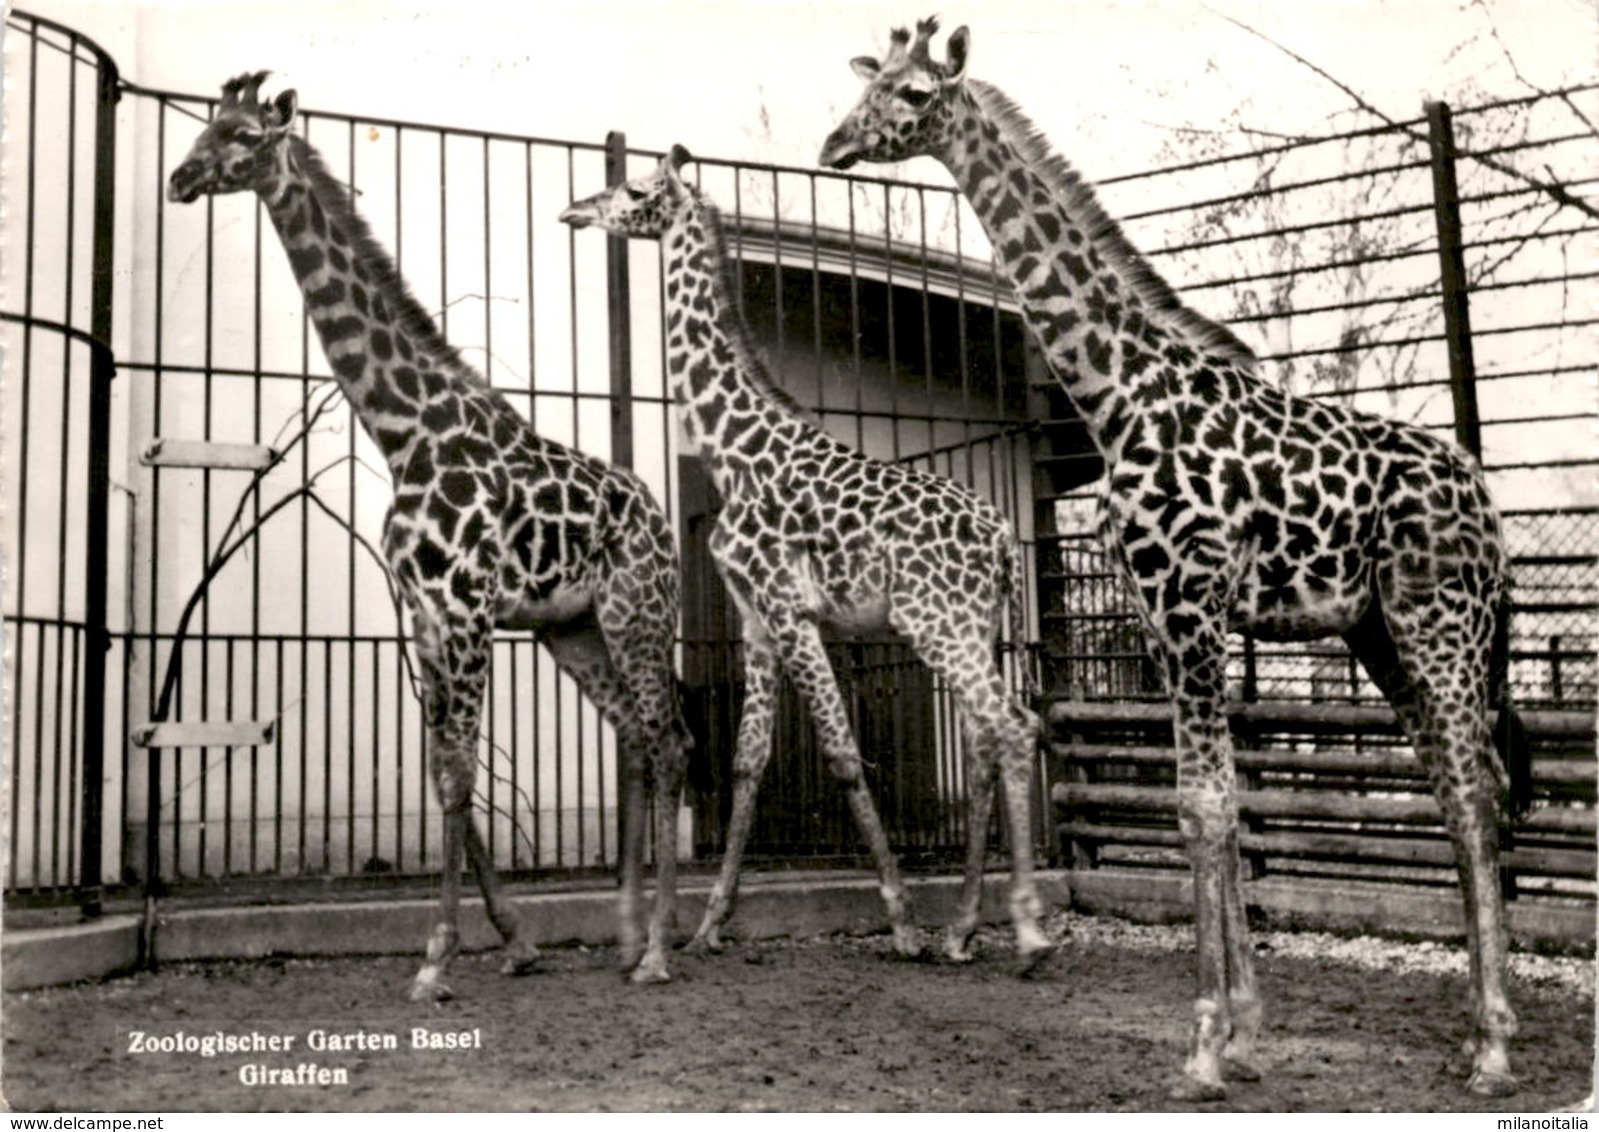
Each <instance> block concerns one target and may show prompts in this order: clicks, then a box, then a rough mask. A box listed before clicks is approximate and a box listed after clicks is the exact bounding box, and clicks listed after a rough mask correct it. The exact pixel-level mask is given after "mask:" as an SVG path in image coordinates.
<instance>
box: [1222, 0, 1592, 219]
mask: <svg viewBox="0 0 1599 1132" xmlns="http://www.w3.org/2000/svg"><path fill="white" fill-rule="evenodd" d="M1210 12H1211V14H1212V15H1214V16H1217V17H1218V18H1220V19H1223V20H1226V21H1227V22H1228V23H1230V24H1232V25H1233V26H1234V27H1236V28H1239V29H1240V30H1242V31H1246V32H1248V33H1249V34H1250V35H1252V36H1254V37H1256V38H1257V39H1262V40H1264V41H1266V42H1267V43H1269V44H1271V46H1273V47H1275V48H1276V49H1277V50H1278V51H1281V52H1282V53H1283V54H1284V55H1286V56H1288V57H1289V58H1290V59H1292V60H1294V61H1295V62H1296V63H1299V64H1300V65H1301V66H1303V67H1307V68H1309V69H1310V70H1311V71H1313V72H1315V73H1316V74H1317V75H1320V76H1321V77H1322V78H1323V79H1326V80H1327V81H1328V82H1329V83H1331V84H1332V85H1333V86H1335V87H1337V88H1338V89H1339V90H1341V91H1343V92H1344V94H1346V95H1348V96H1349V98H1350V100H1351V101H1352V102H1354V104H1355V105H1356V106H1358V107H1359V108H1360V109H1361V110H1364V111H1365V112H1366V113H1368V114H1370V115H1372V116H1373V117H1375V118H1377V119H1378V120H1379V121H1381V122H1384V123H1386V124H1387V125H1389V126H1392V127H1393V128H1394V129H1396V130H1399V131H1401V132H1402V133H1404V134H1406V135H1407V136H1409V137H1411V138H1413V139H1414V140H1416V141H1417V142H1419V143H1421V144H1422V145H1429V144H1430V140H1429V139H1428V138H1427V137H1426V136H1425V135H1423V134H1421V133H1418V132H1417V131H1415V130H1413V129H1411V128H1410V127H1408V126H1401V125H1400V124H1399V123H1398V122H1396V121H1395V120H1394V119H1393V118H1390V117H1389V116H1388V115H1387V114H1384V113H1383V112H1382V111H1381V110H1379V109H1377V107H1376V106H1374V105H1372V104H1371V103H1370V102H1368V101H1366V99H1365V98H1364V97H1362V96H1361V94H1360V92H1358V91H1357V90H1355V89H1354V88H1353V87H1351V86H1350V85H1349V84H1348V83H1346V82H1344V81H1343V80H1342V79H1339V78H1337V77H1335V76H1334V75H1332V74H1331V73H1329V72H1328V71H1327V70H1326V69H1325V68H1323V67H1320V66H1317V65H1316V64H1315V63H1312V62H1311V61H1310V60H1309V59H1307V58H1305V57H1304V56H1303V55H1301V54H1299V52H1297V51H1295V50H1293V49H1292V48H1290V47H1286V46H1284V45H1283V44H1281V43H1278V42H1277V41H1276V40H1275V39H1273V38H1272V37H1271V36H1269V35H1267V34H1266V33H1265V32H1262V31H1256V30H1255V29H1254V28H1252V27H1250V26H1249V25H1248V24H1246V23H1244V22H1243V21H1242V20H1238V19H1234V18H1233V17H1232V16H1229V15H1227V14H1226V13H1224V12H1217V11H1216V10H1215V9H1210ZM1463 156H1466V157H1469V158H1470V159H1471V160H1473V161H1476V162H1477V163H1479V164H1481V165H1485V166H1487V167H1488V168H1489V169H1492V170H1494V171H1495V172H1499V173H1503V174H1504V175H1505V176H1507V177H1510V178H1512V179H1514V180H1517V181H1520V182H1521V183H1522V184H1524V185H1526V186H1527V187H1529V188H1532V189H1536V190H1537V191H1539V192H1541V193H1544V194H1546V195H1548V196H1549V197H1551V198H1552V199H1554V200H1556V201H1558V202H1559V203H1560V204H1562V205H1565V206H1566V207H1568V208H1575V209H1576V210H1577V211H1579V212H1582V213H1585V214H1586V215H1588V216H1591V217H1593V218H1594V219H1595V220H1599V208H1596V207H1595V206H1593V205H1591V204H1589V203H1588V202H1587V201H1585V200H1583V199H1582V198H1581V197H1577V196H1573V195H1572V194H1571V193H1570V192H1568V191H1566V189H1565V188H1564V187H1563V186H1561V185H1558V184H1554V183H1552V182H1548V181H1541V180H1539V179H1538V178H1537V177H1533V176H1531V175H1529V174H1528V173H1525V172H1523V171H1522V170H1520V169H1517V168H1516V167H1515V166H1514V165H1510V164H1508V163H1506V162H1503V161H1500V160H1499V159H1498V158H1495V157H1489V156H1486V155H1482V154H1476V155H1473V154H1465V155H1463Z"/></svg>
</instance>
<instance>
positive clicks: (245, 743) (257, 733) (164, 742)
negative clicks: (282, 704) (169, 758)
mask: <svg viewBox="0 0 1599 1132" xmlns="http://www.w3.org/2000/svg"><path fill="white" fill-rule="evenodd" d="M276 727H277V720H275V719H267V720H259V719H254V720H251V719H245V720H231V719H224V720H215V721H211V720H194V721H190V722H183V723H146V724H143V725H141V726H139V727H135V728H134V729H133V742H134V745H135V746H138V747H147V748H148V747H162V748H170V747H260V746H264V745H265V744H267V743H270V742H272V732H273V729H274V728H276Z"/></svg>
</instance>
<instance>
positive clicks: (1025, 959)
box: [1016, 944, 1055, 979]
mask: <svg viewBox="0 0 1599 1132" xmlns="http://www.w3.org/2000/svg"><path fill="white" fill-rule="evenodd" d="M1054 956H1055V949H1054V948H1053V947H1051V946H1050V945H1048V944H1045V945H1044V946H1043V947H1034V948H1031V949H1029V950H1027V951H1018V952H1017V953H1016V977H1017V978H1018V979H1030V978H1032V977H1033V976H1034V975H1041V974H1043V973H1044V971H1045V970H1046V969H1047V968H1048V966H1049V961H1050V960H1051V959H1052V958H1054Z"/></svg>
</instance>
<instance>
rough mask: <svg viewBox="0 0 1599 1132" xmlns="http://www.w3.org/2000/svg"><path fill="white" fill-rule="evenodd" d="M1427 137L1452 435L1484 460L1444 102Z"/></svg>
mask: <svg viewBox="0 0 1599 1132" xmlns="http://www.w3.org/2000/svg"><path fill="white" fill-rule="evenodd" d="M1426 110H1427V141H1428V145H1429V148H1430V149H1431V151H1432V207H1433V217H1434V219H1435V220H1436V221H1437V224H1438V269H1439V278H1440V281H1441V282H1442V284H1443V305H1444V338H1445V340H1446V341H1447V343H1448V346H1449V390H1450V392H1451V393H1452V394H1453V395H1454V400H1455V438H1456V439H1457V440H1458V441H1459V442H1460V444H1461V446H1462V447H1463V448H1465V450H1466V451H1467V452H1470V453H1471V454H1472V455H1473V456H1475V457H1476V458H1477V459H1479V460H1480V459H1482V422H1481V418H1480V417H1479V416H1478V414H1477V370H1476V363H1475V361H1474V359H1473V357H1472V349H1471V309H1470V301H1469V299H1468V297H1467V296H1468V291H1469V289H1470V283H1469V281H1468V280H1467V278H1466V256H1465V249H1464V247H1463V245H1462V241H1461V233H1460V189H1459V186H1458V185H1457V184H1456V181H1455V132H1454V127H1453V125H1452V123H1451V118H1450V114H1449V104H1448V103H1446V102H1429V103H1427V104H1426Z"/></svg>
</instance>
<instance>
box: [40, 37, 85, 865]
mask: <svg viewBox="0 0 1599 1132" xmlns="http://www.w3.org/2000/svg"><path fill="white" fill-rule="evenodd" d="M72 46H73V51H72V56H71V61H70V62H69V63H68V64H67V113H66V118H67V123H66V149H67V168H66V176H65V181H66V186H65V189H66V191H65V193H64V194H63V196H64V197H65V201H66V223H65V225H64V231H63V233H62V237H63V238H62V243H61V274H62V289H61V290H62V297H61V298H62V301H61V323H62V325H63V326H71V325H73V319H72V301H73V298H74V296H75V292H76V290H77V288H76V287H75V286H74V283H75V282H76V275H77V272H76V270H75V268H76V266H77V262H76V261H77V257H76V255H74V252H75V251H76V250H77V228H78V60H77V51H76V47H77V41H76V40H75V39H74V40H73V43H72ZM61 346H62V349H61V383H60V387H59V391H58V396H59V397H60V401H59V402H58V404H59V406H60V409H59V413H60V417H61V420H60V428H61V436H60V441H59V443H60V445H61V449H60V451H61V461H60V465H61V466H60V469H59V471H58V473H57V481H56V482H57V492H58V496H57V497H58V498H59V499H60V501H61V508H60V514H59V515H58V517H57V519H56V558H55V561H56V566H57V569H56V600H55V620H56V648H55V680H54V684H55V697H54V703H53V704H52V705H51V709H52V718H53V719H54V721H55V741H54V742H53V743H51V745H50V746H51V753H52V761H51V767H50V878H49V884H50V887H51V888H55V887H57V886H59V885H60V884H61V883H62V876H61V868H60V866H61V848H62V845H61V843H62V840H63V838H62V825H61V803H62V800H63V799H62V795H63V793H64V791H63V789H62V785H61V779H62V773H63V763H62V759H63V756H64V757H65V758H66V760H67V762H68V763H73V764H75V763H76V761H77V751H76V749H75V748H72V747H67V746H66V743H67V732H68V720H67V716H66V712H67V711H70V710H71V705H70V704H67V703H65V702H64V697H65V694H66V684H67V670H66V663H67V627H66V617H67V570H66V563H67V547H68V534H67V532H68V530H69V529H70V528H71V522H70V511H71V508H70V507H69V506H68V503H67V501H68V500H69V499H71V498H72V489H71V475H72V472H71V469H72V460H71V452H72V368H73V367H72V362H73V354H74V351H73V349H72V343H71V342H65V341H64V342H62V344H61ZM42 722H43V721H41V727H40V734H41V736H42V735H43V727H42ZM76 722H77V720H76V717H74V718H73V720H72V723H73V724H74V725H75V724H76ZM73 729H74V730H75V727H74V728H73ZM66 840H69V841H70V840H71V834H70V833H68V834H67V837H66Z"/></svg>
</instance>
